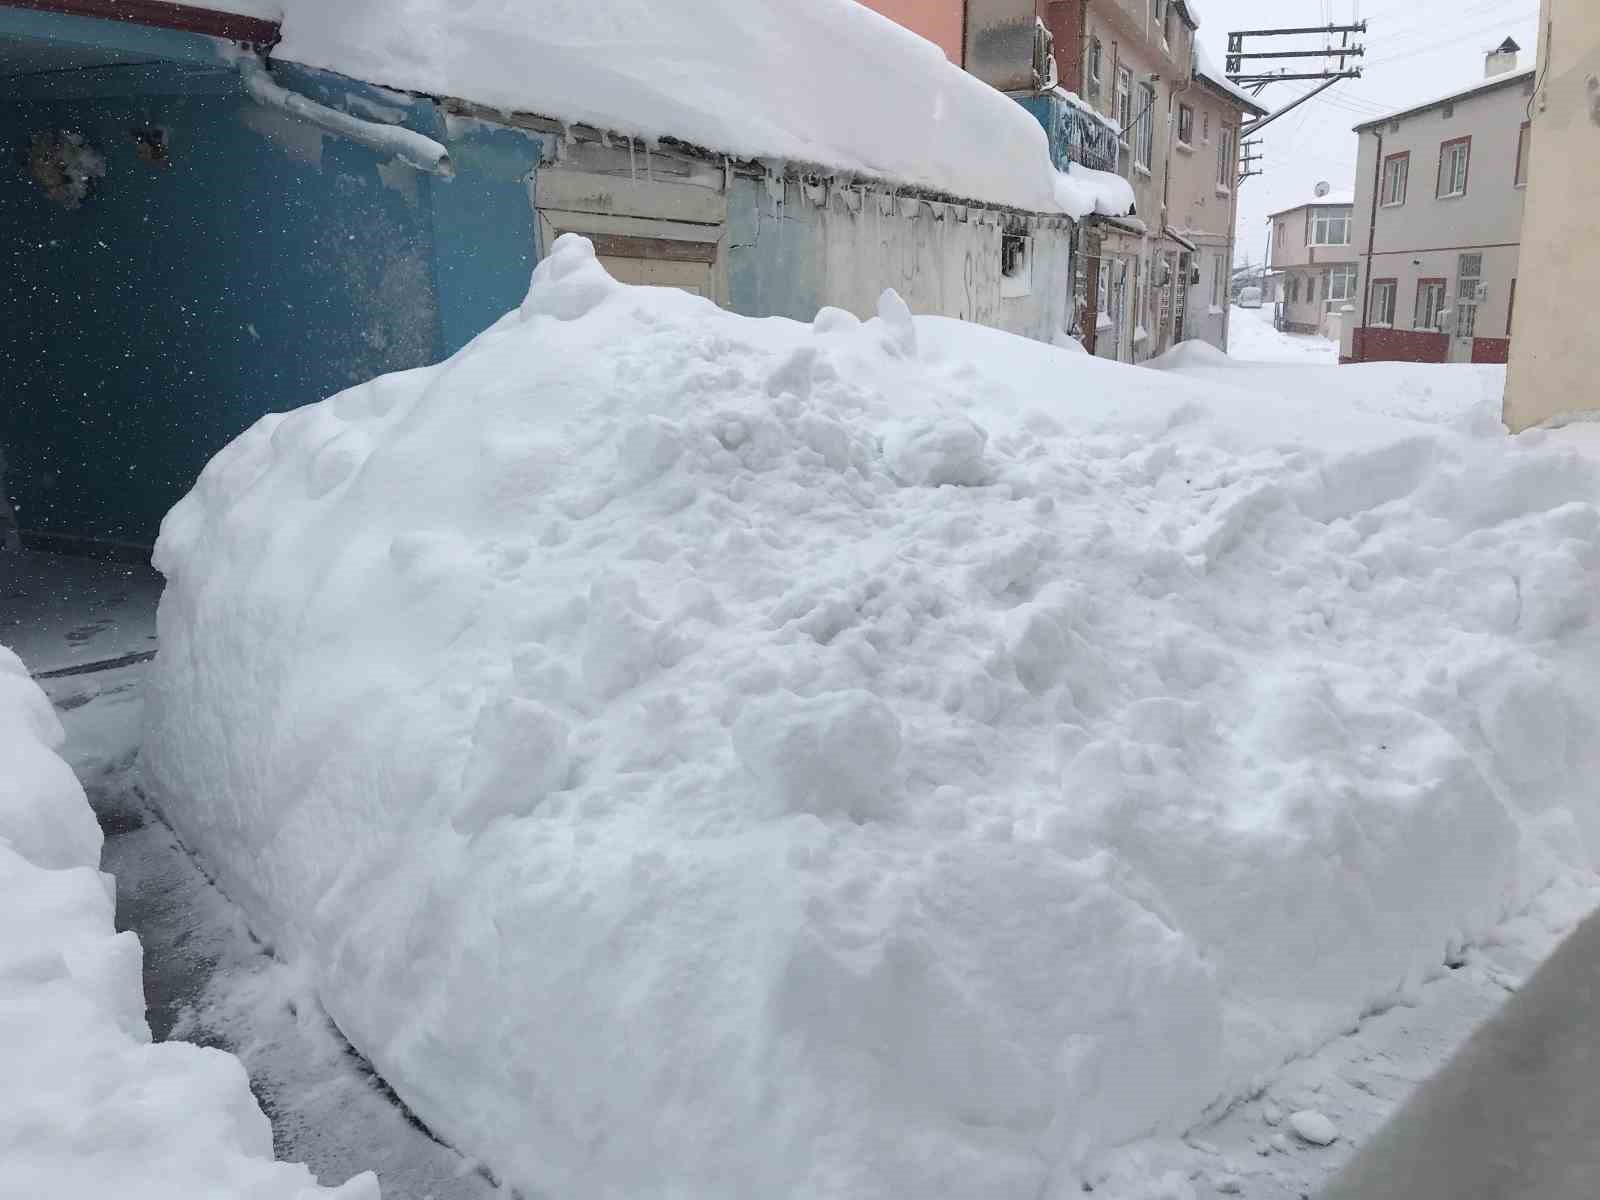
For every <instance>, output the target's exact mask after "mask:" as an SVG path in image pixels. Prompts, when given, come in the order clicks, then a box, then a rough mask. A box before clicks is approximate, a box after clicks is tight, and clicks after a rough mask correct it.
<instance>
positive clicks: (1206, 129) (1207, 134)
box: [1200, 112, 1211, 145]
mask: <svg viewBox="0 0 1600 1200" xmlns="http://www.w3.org/2000/svg"><path fill="white" fill-rule="evenodd" d="M1200 140H1201V141H1202V142H1205V143H1206V144H1207V145H1210V144H1211V114H1210V112H1203V113H1201V114H1200Z"/></svg>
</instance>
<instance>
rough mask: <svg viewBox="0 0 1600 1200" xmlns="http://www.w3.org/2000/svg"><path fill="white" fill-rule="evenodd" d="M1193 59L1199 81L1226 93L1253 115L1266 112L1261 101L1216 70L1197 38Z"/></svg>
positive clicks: (1214, 64) (1215, 65)
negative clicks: (1203, 81)
mask: <svg viewBox="0 0 1600 1200" xmlns="http://www.w3.org/2000/svg"><path fill="white" fill-rule="evenodd" d="M1194 58H1195V68H1194V73H1195V74H1196V75H1198V76H1199V77H1200V78H1201V79H1204V80H1205V81H1206V82H1207V83H1209V84H1211V86H1212V87H1215V88H1218V89H1220V90H1221V91H1224V92H1227V93H1228V95H1230V96H1232V97H1233V98H1234V99H1235V100H1237V101H1238V102H1239V103H1240V104H1242V105H1244V107H1245V108H1247V109H1248V110H1249V111H1251V112H1253V113H1263V114H1264V113H1265V112H1266V111H1267V110H1266V109H1265V108H1263V107H1262V105H1261V101H1259V100H1257V99H1256V98H1255V97H1254V96H1252V95H1251V94H1250V93H1249V92H1247V91H1245V90H1244V89H1243V88H1241V87H1240V86H1239V85H1238V84H1236V83H1234V82H1233V81H1232V80H1231V79H1229V78H1228V77H1227V76H1226V75H1224V74H1223V73H1222V72H1221V71H1219V70H1218V69H1217V64H1216V63H1215V62H1213V61H1212V60H1211V56H1210V55H1209V54H1207V53H1206V48H1205V46H1204V45H1202V44H1201V42H1200V39H1199V38H1196V39H1195V43H1194Z"/></svg>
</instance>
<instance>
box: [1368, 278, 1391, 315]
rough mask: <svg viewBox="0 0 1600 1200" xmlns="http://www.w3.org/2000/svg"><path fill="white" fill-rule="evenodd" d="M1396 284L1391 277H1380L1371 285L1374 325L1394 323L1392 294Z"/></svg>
mask: <svg viewBox="0 0 1600 1200" xmlns="http://www.w3.org/2000/svg"><path fill="white" fill-rule="evenodd" d="M1395 288H1396V284H1395V281H1394V280H1393V279H1380V280H1378V281H1377V282H1376V283H1374V284H1373V285H1372V323H1373V324H1374V325H1388V326H1393V325H1394V294H1395Z"/></svg>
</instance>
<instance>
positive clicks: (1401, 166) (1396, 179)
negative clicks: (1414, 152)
mask: <svg viewBox="0 0 1600 1200" xmlns="http://www.w3.org/2000/svg"><path fill="white" fill-rule="evenodd" d="M1410 175H1411V151H1409V150H1405V151H1402V152H1401V153H1399V154H1391V155H1389V157H1388V158H1386V159H1384V160H1383V182H1382V183H1381V184H1380V185H1379V188H1378V203H1379V204H1381V205H1383V206H1384V207H1385V208H1391V207H1393V206H1394V205H1396V204H1404V203H1405V202H1406V182H1407V180H1408V178H1409V176H1410Z"/></svg>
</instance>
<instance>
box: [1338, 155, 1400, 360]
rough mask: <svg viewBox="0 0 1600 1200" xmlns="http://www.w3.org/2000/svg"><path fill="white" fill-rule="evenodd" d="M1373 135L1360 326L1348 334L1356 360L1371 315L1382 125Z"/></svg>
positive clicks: (1397, 295) (1363, 346)
mask: <svg viewBox="0 0 1600 1200" xmlns="http://www.w3.org/2000/svg"><path fill="white" fill-rule="evenodd" d="M1373 136H1375V137H1376V138H1377V139H1378V157H1377V160H1376V161H1375V162H1374V163H1373V164H1372V211H1371V213H1370V214H1369V215H1368V221H1367V275H1366V278H1365V279H1363V280H1362V281H1361V285H1362V286H1361V328H1360V329H1357V330H1352V331H1351V334H1350V357H1351V358H1353V359H1355V360H1356V361H1357V362H1365V361H1366V349H1367V340H1366V338H1365V337H1362V339H1361V351H1362V352H1361V353H1360V354H1357V353H1356V336H1357V334H1362V333H1364V332H1365V331H1366V328H1367V318H1368V317H1369V316H1371V313H1370V312H1369V311H1368V310H1369V309H1370V308H1371V305H1372V247H1373V243H1374V242H1375V241H1376V240H1377V237H1378V193H1379V185H1380V183H1381V182H1382V180H1383V127H1382V126H1381V125H1380V126H1379V127H1378V128H1377V129H1375V130H1373ZM1394 291H1395V297H1394V302H1395V306H1396V307H1397V308H1398V307H1399V304H1400V288H1399V286H1398V285H1396V287H1395V289H1394Z"/></svg>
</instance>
